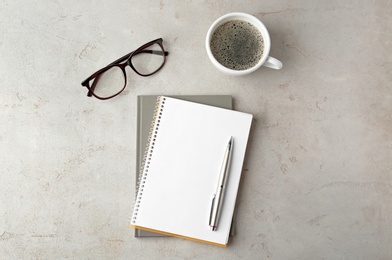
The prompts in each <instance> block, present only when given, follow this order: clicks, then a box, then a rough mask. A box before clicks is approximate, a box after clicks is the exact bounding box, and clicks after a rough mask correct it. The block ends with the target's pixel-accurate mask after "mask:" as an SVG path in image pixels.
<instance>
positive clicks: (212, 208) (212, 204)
mask: <svg viewBox="0 0 392 260" xmlns="http://www.w3.org/2000/svg"><path fill="white" fill-rule="evenodd" d="M215 196H216V195H215V194H214V197H213V198H212V203H211V211H210V220H209V223H208V225H210V226H211V220H212V211H213V210H214V201H215Z"/></svg>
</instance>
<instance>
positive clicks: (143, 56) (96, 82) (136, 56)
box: [82, 38, 169, 100]
mask: <svg viewBox="0 0 392 260" xmlns="http://www.w3.org/2000/svg"><path fill="white" fill-rule="evenodd" d="M162 42H163V40H162V38H159V39H156V40H153V41H151V42H148V43H146V44H144V45H142V46H140V47H139V48H138V49H136V50H135V51H133V52H131V53H128V54H127V55H124V56H123V57H121V58H119V59H118V60H116V61H114V62H112V63H110V64H109V65H107V66H106V67H104V68H102V69H100V70H98V71H97V72H95V73H94V74H93V75H91V76H90V77H88V78H87V79H85V80H84V81H83V82H82V86H83V87H86V88H87V89H88V93H87V96H89V97H91V96H94V97H96V98H98V99H102V100H104V99H109V98H112V97H115V96H117V95H118V94H120V93H121V92H122V91H123V90H124V89H125V87H126V86H127V77H126V72H125V68H126V67H127V66H129V67H131V68H132V69H133V70H134V71H135V72H136V73H137V74H138V75H140V76H143V77H147V76H151V75H152V74H154V73H156V72H157V71H159V70H160V69H161V68H162V67H163V65H164V64H165V62H166V56H167V55H169V53H168V52H167V51H165V50H164V49H163V45H162Z"/></svg>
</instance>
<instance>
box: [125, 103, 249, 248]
mask: <svg viewBox="0 0 392 260" xmlns="http://www.w3.org/2000/svg"><path fill="white" fill-rule="evenodd" d="M251 122H252V115H250V114H246V113H242V112H238V111H232V110H227V109H222V108H217V107H212V106H208V105H202V104H198V103H193V102H189V101H183V100H179V99H175V98H170V97H164V96H162V97H159V98H158V100H157V105H156V110H155V116H154V120H153V123H152V129H151V134H150V141H149V144H148V147H147V149H146V154H145V160H144V166H143V167H142V168H143V170H142V172H141V178H140V180H141V183H140V185H139V188H138V193H137V196H136V201H135V206H134V210H133V214H132V217H131V227H134V228H138V229H141V230H147V231H151V232H157V233H161V234H165V235H170V236H175V237H181V238H186V239H190V240H195V241H199V242H204V243H209V244H214V245H219V246H226V245H227V243H228V238H229V233H230V225H231V220H232V217H233V212H234V206H235V201H236V196H237V191H238V187H239V182H240V177H241V171H242V164H243V160H244V156H245V150H246V145H247V141H248V136H249V131H250V127H251ZM231 136H232V137H233V139H234V150H233V155H232V161H231V168H230V173H229V177H228V182H227V188H226V192H225V199H224V204H223V208H222V213H221V217H220V221H219V226H218V230H217V231H211V230H210V227H209V225H208V221H209V214H210V209H211V200H212V197H213V194H214V192H215V190H216V186H217V183H218V178H219V172H220V167H221V164H222V159H223V154H224V151H225V148H226V144H227V142H228V140H229V138H230V137H231Z"/></svg>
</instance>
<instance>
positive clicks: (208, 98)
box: [134, 95, 235, 237]
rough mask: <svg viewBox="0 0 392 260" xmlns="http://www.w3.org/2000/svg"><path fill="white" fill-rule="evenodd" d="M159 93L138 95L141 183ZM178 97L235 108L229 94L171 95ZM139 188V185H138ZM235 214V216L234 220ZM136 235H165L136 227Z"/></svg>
mask: <svg viewBox="0 0 392 260" xmlns="http://www.w3.org/2000/svg"><path fill="white" fill-rule="evenodd" d="M157 97H158V96H157V95H140V96H138V97H137V124H136V125H137V132H136V136H137V137H136V173H137V174H135V176H136V183H139V172H140V167H141V165H142V162H143V156H144V152H145V148H146V145H147V141H148V136H149V133H150V127H151V121H152V119H153V114H154V109H155V105H156V101H157ZM171 97H174V98H177V99H181V100H186V101H192V102H196V103H200V104H204V105H211V106H216V107H221V108H226V109H232V108H233V100H232V97H231V96H229V95H181V96H171ZM136 190H138V187H136ZM234 219H235V216H233V222H234ZM134 230H135V232H134V236H135V237H157V236H165V235H162V234H159V233H155V232H149V231H145V230H140V229H137V228H135V229H134ZM234 233H235V223H232V227H231V229H230V235H231V236H233V235H234Z"/></svg>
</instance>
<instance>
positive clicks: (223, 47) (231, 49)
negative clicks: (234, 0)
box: [210, 20, 264, 70]
mask: <svg viewBox="0 0 392 260" xmlns="http://www.w3.org/2000/svg"><path fill="white" fill-rule="evenodd" d="M210 47H211V52H212V54H213V55H214V57H215V59H216V60H217V61H218V62H219V63H220V64H222V65H223V66H225V67H226V68H229V69H233V70H246V69H249V68H252V67H253V66H255V65H256V64H257V63H258V62H259V60H260V59H261V56H262V55H263V50H264V40H263V37H262V36H261V33H260V31H259V30H258V29H257V28H256V27H255V26H254V25H253V24H251V23H249V22H245V21H241V20H233V21H228V22H226V23H224V24H222V25H220V26H219V27H218V28H216V30H215V32H214V33H213V34H212V36H211V42H210Z"/></svg>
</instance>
